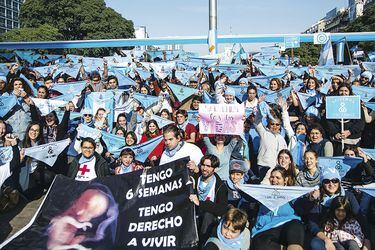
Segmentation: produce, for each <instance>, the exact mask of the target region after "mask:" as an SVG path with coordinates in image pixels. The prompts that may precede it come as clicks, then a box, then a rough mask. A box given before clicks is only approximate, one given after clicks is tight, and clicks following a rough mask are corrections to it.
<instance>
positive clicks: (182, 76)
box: [175, 70, 196, 85]
mask: <svg viewBox="0 0 375 250" xmlns="http://www.w3.org/2000/svg"><path fill="white" fill-rule="evenodd" d="M195 73H196V72H195V71H193V70H184V71H180V70H176V72H175V75H176V78H177V79H178V80H180V82H181V83H182V84H184V85H186V84H188V83H189V79H190V77H192V76H193V75H194V74H195Z"/></svg>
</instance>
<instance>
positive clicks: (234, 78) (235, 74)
mask: <svg viewBox="0 0 375 250" xmlns="http://www.w3.org/2000/svg"><path fill="white" fill-rule="evenodd" d="M241 75H242V73H241V72H238V73H233V74H230V75H229V77H228V78H229V80H230V81H232V82H234V81H236V80H237V79H238V77H240V76H241Z"/></svg>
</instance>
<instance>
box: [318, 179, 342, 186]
mask: <svg viewBox="0 0 375 250" xmlns="http://www.w3.org/2000/svg"><path fill="white" fill-rule="evenodd" d="M330 182H331V183H332V184H337V183H339V182H340V180H339V179H337V178H335V179H332V180H328V179H324V180H323V181H322V183H323V184H325V185H327V184H329V183H330Z"/></svg>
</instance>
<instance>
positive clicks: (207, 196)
mask: <svg viewBox="0 0 375 250" xmlns="http://www.w3.org/2000/svg"><path fill="white" fill-rule="evenodd" d="M219 165H220V161H219V158H217V157H216V156H215V155H210V154H207V155H205V156H203V157H202V158H201V160H200V163H199V166H200V169H199V172H198V173H195V174H194V176H193V177H194V180H195V186H194V188H195V192H196V194H191V195H190V197H189V198H190V201H191V202H193V203H194V204H195V205H196V206H197V207H198V211H197V216H198V234H199V240H200V244H202V245H203V244H204V243H205V242H206V240H207V239H208V237H209V234H210V233H211V230H212V228H213V226H214V224H215V223H216V222H217V219H218V217H219V216H222V215H224V214H225V212H226V210H227V206H228V190H227V187H226V185H225V183H224V182H223V181H222V180H221V179H220V177H219V175H217V174H216V173H215V169H216V168H217V167H219ZM195 172H196V171H195Z"/></svg>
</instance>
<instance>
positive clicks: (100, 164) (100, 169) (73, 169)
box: [67, 152, 110, 178]
mask: <svg viewBox="0 0 375 250" xmlns="http://www.w3.org/2000/svg"><path fill="white" fill-rule="evenodd" d="M81 156H82V154H79V155H77V156H76V157H75V158H74V160H73V161H72V162H71V163H70V165H69V169H68V175H67V176H68V177H70V178H75V177H76V176H77V173H78V169H79V163H78V161H79V159H80V158H81ZM94 156H95V173H96V176H97V177H104V176H108V175H110V172H109V167H108V164H107V162H106V160H104V158H103V157H101V156H100V155H99V154H98V153H96V152H95V153H94Z"/></svg>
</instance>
